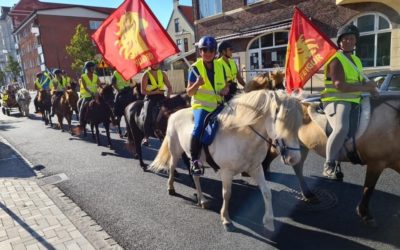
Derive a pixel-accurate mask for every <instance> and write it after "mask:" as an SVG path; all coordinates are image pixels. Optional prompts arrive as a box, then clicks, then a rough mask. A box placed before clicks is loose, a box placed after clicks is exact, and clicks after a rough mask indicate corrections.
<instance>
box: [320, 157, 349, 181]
mask: <svg viewBox="0 0 400 250" xmlns="http://www.w3.org/2000/svg"><path fill="white" fill-rule="evenodd" d="M322 175H323V176H325V177H327V178H329V179H333V180H343V176H344V175H343V173H342V172H341V168H340V163H338V164H336V163H335V162H329V161H328V162H325V164H324V172H323V173H322Z"/></svg>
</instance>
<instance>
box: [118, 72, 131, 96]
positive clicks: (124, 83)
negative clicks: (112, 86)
mask: <svg viewBox="0 0 400 250" xmlns="http://www.w3.org/2000/svg"><path fill="white" fill-rule="evenodd" d="M114 77H115V79H117V84H116V88H117V89H118V91H121V90H123V89H124V88H126V87H129V81H125V80H124V78H122V76H121V75H120V74H119V73H118V71H114Z"/></svg>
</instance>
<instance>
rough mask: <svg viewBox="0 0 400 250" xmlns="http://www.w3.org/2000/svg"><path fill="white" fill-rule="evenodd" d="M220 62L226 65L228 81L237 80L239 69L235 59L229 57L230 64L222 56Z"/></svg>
mask: <svg viewBox="0 0 400 250" xmlns="http://www.w3.org/2000/svg"><path fill="white" fill-rule="evenodd" d="M218 61H219V62H220V63H222V65H223V66H224V69H225V74H226V78H227V80H228V81H232V82H236V77H237V73H238V69H237V67H236V63H235V60H233V59H231V58H229V59H228V62H229V64H228V63H227V62H226V61H225V60H224V59H223V58H222V57H221V58H219V59H218Z"/></svg>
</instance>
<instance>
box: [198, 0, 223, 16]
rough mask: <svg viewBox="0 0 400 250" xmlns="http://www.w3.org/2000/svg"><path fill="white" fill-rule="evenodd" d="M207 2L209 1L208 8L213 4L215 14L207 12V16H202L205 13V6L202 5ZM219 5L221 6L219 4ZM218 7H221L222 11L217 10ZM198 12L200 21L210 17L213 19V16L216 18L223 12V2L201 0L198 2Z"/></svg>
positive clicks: (219, 0) (218, 0)
mask: <svg viewBox="0 0 400 250" xmlns="http://www.w3.org/2000/svg"><path fill="white" fill-rule="evenodd" d="M205 1H207V6H210V5H211V4H214V9H215V13H210V12H209V11H208V12H207V15H204V16H202V14H204V13H203V7H202V6H204V5H203V4H202V3H204V2H205ZM218 3H219V4H218ZM217 6H218V7H219V6H220V7H221V9H220V10H219V12H218V10H217ZM198 7H199V8H198V10H199V19H204V18H208V17H212V16H216V15H219V14H221V13H222V12H223V11H222V0H199V1H198Z"/></svg>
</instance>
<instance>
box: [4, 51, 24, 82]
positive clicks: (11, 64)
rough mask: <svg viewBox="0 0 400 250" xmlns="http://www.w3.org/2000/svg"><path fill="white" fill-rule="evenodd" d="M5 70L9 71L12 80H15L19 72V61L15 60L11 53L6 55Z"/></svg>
mask: <svg viewBox="0 0 400 250" xmlns="http://www.w3.org/2000/svg"><path fill="white" fill-rule="evenodd" d="M6 71H7V72H10V74H11V75H12V78H13V80H14V81H17V78H18V76H19V75H20V73H21V66H19V63H18V62H17V61H15V60H14V57H12V56H11V55H8V56H7V66H6Z"/></svg>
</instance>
